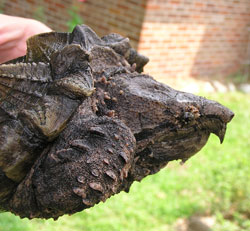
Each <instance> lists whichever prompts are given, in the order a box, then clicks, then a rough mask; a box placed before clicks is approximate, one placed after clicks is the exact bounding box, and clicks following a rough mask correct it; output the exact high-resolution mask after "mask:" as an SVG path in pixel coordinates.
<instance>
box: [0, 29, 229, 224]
mask: <svg viewBox="0 0 250 231" xmlns="http://www.w3.org/2000/svg"><path fill="white" fill-rule="evenodd" d="M27 45H28V50H27V55H26V56H24V57H20V58H18V59H16V60H12V61H10V62H8V63H6V64H3V65H1V66H0V92H1V95H0V97H1V98H0V130H1V133H0V144H1V145H0V207H1V208H2V210H6V211H11V212H13V213H15V214H17V215H19V216H20V217H28V218H34V217H38V218H54V219H57V218H58V217H59V216H61V215H64V214H73V213H75V212H78V211H81V210H83V209H86V208H89V207H92V206H94V205H95V204H97V203H99V202H100V201H105V200H106V199H107V198H109V197H110V196H112V195H114V194H116V193H119V192H120V191H122V190H124V191H129V188H130V186H131V184H132V183H133V182H134V181H141V180H142V179H143V178H144V177H146V176H147V175H150V174H154V173H156V172H158V171H159V170H160V169H161V168H163V167H165V166H166V165H167V163H168V162H169V161H171V160H178V159H181V160H182V161H186V160H187V159H188V158H189V157H191V156H192V155H194V154H195V153H197V152H198V151H199V150H200V149H201V148H202V147H203V146H204V145H205V144H206V142H207V140H208V138H209V135H210V133H214V134H216V135H217V136H218V137H219V138H220V140H221V142H222V141H223V138H224V135H225V131H226V124H227V123H228V122H230V120H231V119H232V117H233V113H232V112H231V111H230V110H229V109H227V108H225V107H224V106H222V105H220V104H219V103H217V102H214V101H210V100H207V99H205V98H202V97H199V96H195V95H192V94H189V93H184V92H180V91H176V90H174V89H172V88H170V87H169V86H167V85H164V84H161V83H158V82H157V81H155V80H154V79H153V78H152V77H150V76H148V75H144V74H141V73H140V72H141V71H142V70H143V66H144V65H145V64H146V63H147V62H148V59H147V58H146V57H144V56H142V55H140V54H138V53H137V52H136V51H135V50H134V49H132V48H131V47H130V44H129V40H128V39H127V38H123V37H121V36H120V35H117V34H110V35H107V36H104V37H103V38H99V37H98V36H97V35H96V34H95V33H94V32H93V31H92V30H91V29H90V28H89V27H87V26H85V25H82V26H77V27H76V28H75V29H74V31H73V32H72V33H56V32H51V33H47V34H41V35H38V36H34V37H32V38H30V39H29V40H28V41H27Z"/></svg>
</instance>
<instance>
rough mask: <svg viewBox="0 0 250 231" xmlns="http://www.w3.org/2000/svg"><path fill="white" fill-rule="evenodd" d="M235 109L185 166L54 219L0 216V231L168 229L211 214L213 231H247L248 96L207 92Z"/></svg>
mask: <svg viewBox="0 0 250 231" xmlns="http://www.w3.org/2000/svg"><path fill="white" fill-rule="evenodd" d="M206 96H207V98H210V99H214V100H217V101H219V102H221V103H222V104H224V105H225V106H227V107H229V108H230V109H231V110H233V111H234V112H235V117H234V119H233V121H232V122H231V123H230V124H229V126H228V130H227V134H226V137H225V141H224V143H223V145H220V143H219V139H218V138H217V137H215V136H214V135H212V136H211V137H210V139H209V141H208V144H207V145H206V146H205V147H204V148H203V150H202V151H201V152H199V153H198V154H197V155H195V156H194V157H192V158H191V159H190V160H189V161H187V162H186V164H185V165H183V166H181V165H180V164H179V162H177V161H176V162H173V163H171V164H169V166H168V167H167V168H165V169H163V170H162V171H161V172H159V173H158V174H156V175H153V176H149V177H147V178H146V179H144V180H143V181H142V182H141V183H134V184H133V186H132V188H131V190H130V193H129V194H127V193H120V194H119V195H116V196H114V197H112V198H110V199H109V200H107V202H106V203H101V204H99V205H97V206H95V207H94V208H91V209H88V210H86V211H83V212H80V213H77V214H75V215H73V216H67V215H66V216H63V217H61V218H59V220H58V221H53V220H51V219H50V220H47V221H45V220H39V219H33V220H31V221H29V220H28V219H19V218H18V217H16V216H14V215H12V214H10V213H2V214H0V231H31V230H32V231H56V230H60V231H68V230H74V231H143V230H145V231H163V230H164V231H170V230H172V229H171V228H170V226H171V224H173V223H174V222H175V221H176V220H177V219H178V218H180V217H188V216H191V215H193V214H206V215H213V216H215V217H216V225H215V226H216V227H215V230H216V231H237V230H239V231H242V230H244V231H245V230H248V231H250V119H249V118H250V95H246V94H242V93H237V92H234V93H227V94H213V95H206Z"/></svg>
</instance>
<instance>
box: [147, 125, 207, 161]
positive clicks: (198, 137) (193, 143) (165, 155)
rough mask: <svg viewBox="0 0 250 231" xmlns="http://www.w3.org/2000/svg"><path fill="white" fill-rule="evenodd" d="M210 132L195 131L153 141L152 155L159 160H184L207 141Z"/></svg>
mask: <svg viewBox="0 0 250 231" xmlns="http://www.w3.org/2000/svg"><path fill="white" fill-rule="evenodd" d="M209 135H210V133H209V132H207V131H205V130H204V131H197V132H194V133H192V134H188V135H186V136H185V135H184V134H182V135H181V136H179V137H178V135H177V137H176V136H169V135H168V136H166V137H164V138H162V137H161V138H160V139H159V141H158V142H157V141H156V142H155V143H154V144H153V145H152V146H151V148H152V151H153V153H154V157H155V158H157V159H159V161H160V162H165V161H171V160H178V159H181V160H182V161H186V160H187V159H189V158H190V157H191V156H193V155H194V154H195V153H197V152H199V151H200V150H201V148H202V147H203V146H204V145H205V144H206V143H207V140H208V138H209Z"/></svg>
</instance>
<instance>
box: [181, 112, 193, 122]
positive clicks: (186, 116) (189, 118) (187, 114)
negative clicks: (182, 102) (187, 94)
mask: <svg viewBox="0 0 250 231" xmlns="http://www.w3.org/2000/svg"><path fill="white" fill-rule="evenodd" d="M194 118H195V116H194V114H193V113H192V112H187V111H186V112H184V115H183V119H184V121H185V122H186V123H188V122H190V121H192V120H193V119H194Z"/></svg>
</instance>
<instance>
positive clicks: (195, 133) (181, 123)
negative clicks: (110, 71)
mask: <svg viewBox="0 0 250 231" xmlns="http://www.w3.org/2000/svg"><path fill="white" fill-rule="evenodd" d="M116 82H118V84H116V85H117V86H121V89H122V90H123V94H122V96H120V97H119V99H118V101H119V100H120V101H121V105H123V107H119V108H116V110H115V111H116V113H117V114H118V117H119V118H121V119H122V120H123V121H124V122H125V124H126V125H127V126H129V127H130V128H131V130H132V131H133V133H134V135H135V138H136V144H137V145H136V147H137V148H136V158H135V160H136V163H135V164H136V167H135V169H136V171H137V172H136V174H135V176H141V177H139V178H138V179H139V180H140V179H142V178H143V177H144V176H146V175H148V174H154V173H155V172H157V171H159V170H160V168H162V167H164V166H165V165H166V164H167V163H168V162H169V161H171V160H178V159H181V160H182V161H186V160H187V159H188V158H189V157H191V156H192V155H194V154H195V153H197V152H198V151H199V150H200V149H201V148H202V147H203V146H204V145H205V144H206V142H207V140H208V138H209V135H210V134H211V133H214V134H215V135H217V136H218V137H219V139H220V142H221V143H222V142H223V139H224V135H225V132H226V125H227V123H228V122H230V121H231V119H232V118H233V116H234V114H233V112H232V111H230V110H229V109H228V108H226V107H224V106H222V105H221V104H219V103H217V102H215V101H212V100H208V99H206V98H204V97H200V96H196V95H193V94H191V93H185V92H181V91H177V90H174V89H173V88H171V87H169V86H167V85H164V84H162V83H159V82H157V81H155V80H154V79H153V78H151V77H149V76H147V75H138V76H134V77H132V78H126V77H121V78H120V79H119V80H116ZM118 90H119V89H118ZM116 95H118V93H116ZM124 105H127V107H126V110H124ZM138 171H140V172H138Z"/></svg>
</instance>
